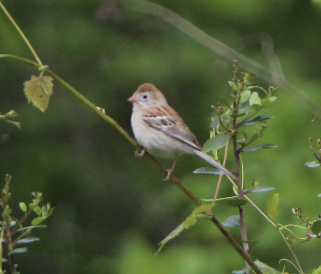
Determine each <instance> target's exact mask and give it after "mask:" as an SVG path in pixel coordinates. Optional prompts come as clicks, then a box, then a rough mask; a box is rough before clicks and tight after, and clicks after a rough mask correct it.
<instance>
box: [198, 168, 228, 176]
mask: <svg viewBox="0 0 321 274" xmlns="http://www.w3.org/2000/svg"><path fill="white" fill-rule="evenodd" d="M221 172H222V171H221V170H220V169H217V168H213V167H200V168H198V169H195V170H194V171H193V173H194V174H209V175H220V174H221Z"/></svg>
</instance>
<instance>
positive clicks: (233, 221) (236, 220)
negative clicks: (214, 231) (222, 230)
mask: <svg viewBox="0 0 321 274" xmlns="http://www.w3.org/2000/svg"><path fill="white" fill-rule="evenodd" d="M222 225H223V226H225V227H237V226H240V216H239V215H233V216H230V217H228V218H227V219H226V220H225V221H224V222H223V223H222Z"/></svg>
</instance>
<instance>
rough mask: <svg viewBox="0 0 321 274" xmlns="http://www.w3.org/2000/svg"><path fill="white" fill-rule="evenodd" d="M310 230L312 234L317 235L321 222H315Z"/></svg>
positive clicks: (320, 230)
mask: <svg viewBox="0 0 321 274" xmlns="http://www.w3.org/2000/svg"><path fill="white" fill-rule="evenodd" d="M311 230H312V232H313V233H314V234H319V233H320V232H321V220H317V221H315V222H314V223H313V225H312V226H311Z"/></svg>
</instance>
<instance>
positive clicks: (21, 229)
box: [17, 225, 47, 232]
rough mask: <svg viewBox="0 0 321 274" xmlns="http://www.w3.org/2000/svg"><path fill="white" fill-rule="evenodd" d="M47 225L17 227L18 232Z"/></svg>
mask: <svg viewBox="0 0 321 274" xmlns="http://www.w3.org/2000/svg"><path fill="white" fill-rule="evenodd" d="M46 227H47V226H46V225H38V226H26V227H22V228H19V229H17V232H23V231H26V230H29V229H30V230H31V229H35V228H46Z"/></svg>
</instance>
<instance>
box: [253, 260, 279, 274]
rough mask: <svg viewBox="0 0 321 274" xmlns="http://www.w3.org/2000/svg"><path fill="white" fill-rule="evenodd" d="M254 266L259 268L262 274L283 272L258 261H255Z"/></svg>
mask: <svg viewBox="0 0 321 274" xmlns="http://www.w3.org/2000/svg"><path fill="white" fill-rule="evenodd" d="M255 264H256V265H257V266H258V267H259V268H260V270H261V271H262V273H264V274H282V273H285V272H280V271H278V270H276V269H274V268H272V267H270V266H268V265H266V264H264V263H262V262H260V261H259V260H256V261H255Z"/></svg>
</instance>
